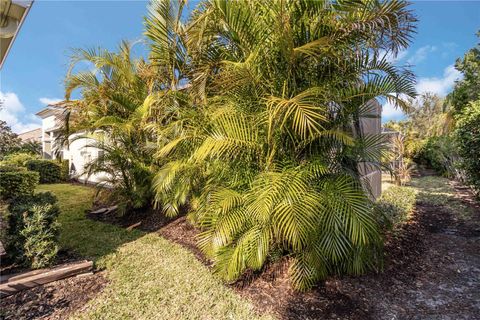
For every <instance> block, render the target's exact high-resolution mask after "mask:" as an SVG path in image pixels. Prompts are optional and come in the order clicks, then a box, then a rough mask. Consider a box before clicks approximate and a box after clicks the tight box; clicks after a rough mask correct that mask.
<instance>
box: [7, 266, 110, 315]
mask: <svg viewBox="0 0 480 320" xmlns="http://www.w3.org/2000/svg"><path fill="white" fill-rule="evenodd" d="M106 284H107V280H106V278H105V276H104V275H103V273H102V272H99V273H95V274H86V275H80V276H76V277H71V278H67V279H63V280H59V281H55V282H51V283H48V284H45V285H43V286H39V287H35V288H33V289H30V290H24V291H21V292H19V293H16V294H14V295H11V296H8V297H5V298H2V299H1V300H0V310H1V311H0V319H5V320H7V319H12V320H13V319H15V320H20V319H22V320H23V319H52V320H53V319H67V318H68V316H69V315H71V314H72V313H73V312H75V311H81V310H82V308H84V307H85V305H86V304H87V302H88V301H90V300H91V299H92V298H94V297H95V296H96V295H97V294H99V293H101V292H102V290H103V288H104V287H105V286H106Z"/></svg>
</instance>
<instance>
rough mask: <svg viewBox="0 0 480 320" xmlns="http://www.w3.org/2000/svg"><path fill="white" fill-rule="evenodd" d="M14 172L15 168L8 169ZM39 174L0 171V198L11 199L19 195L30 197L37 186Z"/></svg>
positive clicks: (20, 171)
mask: <svg viewBox="0 0 480 320" xmlns="http://www.w3.org/2000/svg"><path fill="white" fill-rule="evenodd" d="M10 169H11V170H15V168H10ZM38 181H39V174H38V173H37V172H32V171H22V170H21V169H20V170H17V171H0V196H1V197H2V198H3V199H12V198H15V197H17V196H21V195H31V194H33V192H34V191H35V188H36V186H37V185H38Z"/></svg>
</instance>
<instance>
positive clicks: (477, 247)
mask: <svg viewBox="0 0 480 320" xmlns="http://www.w3.org/2000/svg"><path fill="white" fill-rule="evenodd" d="M457 187H458V190H457V192H459V198H460V199H461V200H463V201H465V202H466V203H469V204H470V205H471V206H472V207H473V208H477V206H478V208H480V206H479V205H478V202H476V201H475V200H474V199H473V196H472V194H471V193H470V192H469V190H468V189H462V188H461V186H456V189H457ZM462 192H463V193H462ZM478 212H479V217H478V218H479V219H476V221H475V219H474V221H462V220H461V219H458V218H457V217H454V216H453V214H452V213H450V212H448V211H447V210H446V209H445V208H443V207H436V206H431V205H428V204H425V203H417V206H416V210H415V212H414V214H413V217H412V219H411V220H410V221H409V222H408V223H405V224H404V225H402V226H401V227H400V228H399V229H397V230H395V231H393V232H391V233H390V234H389V235H387V239H386V243H385V254H386V259H385V266H384V270H383V272H381V273H373V272H372V273H370V274H367V275H363V276H359V277H332V278H329V279H327V280H326V281H324V282H323V283H322V284H319V285H318V286H317V287H316V288H314V289H313V290H311V291H309V292H305V293H302V292H297V291H294V290H292V288H291V286H290V283H289V280H288V261H286V260H282V261H280V262H277V263H274V264H270V265H268V266H266V267H265V268H264V270H262V272H259V273H247V274H246V275H245V276H244V277H242V279H240V280H239V281H238V282H236V283H235V284H232V285H231V287H232V288H233V289H234V290H235V291H236V292H238V293H239V294H240V295H242V296H244V297H246V298H248V299H249V300H250V301H251V302H252V303H253V304H254V306H255V308H256V309H257V310H258V311H259V312H260V313H264V312H269V313H271V314H274V315H276V316H278V317H279V318H280V319H346V320H348V319H352V320H353V319H355V320H356V319H385V320H387V319H388V320H390V319H474V318H475V317H477V315H478V314H480V309H478V308H479V306H478V303H476V302H475V301H477V300H478V298H479V296H480V295H479V294H478V292H480V283H479V282H478V281H471V279H478V276H479V274H478V272H479V271H480V270H477V269H475V266H478V265H480V256H479V252H480V240H479V239H478V235H479V234H478V232H477V231H478V224H477V223H478V221H480V210H478ZM159 232H160V234H162V235H163V236H164V237H166V238H167V239H169V240H171V241H174V242H176V243H179V244H180V245H182V246H184V247H186V248H188V249H190V250H191V251H192V252H193V253H194V254H195V255H196V256H197V258H199V260H201V261H202V262H204V263H205V264H206V265H207V266H211V263H210V262H209V261H208V260H207V259H206V258H205V257H204V255H203V254H202V253H201V252H200V251H199V249H198V247H197V246H196V244H195V240H194V239H195V236H196V235H197V234H198V230H196V229H195V228H194V227H192V226H191V225H190V224H189V223H188V221H186V219H185V217H182V218H179V219H177V220H175V221H173V222H171V223H169V224H167V225H166V226H165V227H163V228H161V229H160V230H159ZM469 239H470V240H469ZM460 257H467V258H465V259H466V262H465V261H463V260H462V261H460V262H458V261H457V260H458V259H457V260H456V259H455V258H460ZM457 268H460V269H462V270H466V271H465V274H463V273H462V274H460V275H456V274H454V275H453V276H452V275H451V270H456V269H457ZM438 288H441V289H438ZM475 291H477V295H476V297H475V295H474V294H473V293H474V292H475ZM429 297H430V298H429Z"/></svg>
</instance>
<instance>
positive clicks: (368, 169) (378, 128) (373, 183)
mask: <svg viewBox="0 0 480 320" xmlns="http://www.w3.org/2000/svg"><path fill="white" fill-rule="evenodd" d="M367 104H368V105H369V110H368V112H366V113H365V115H364V116H363V117H361V118H360V129H361V131H362V134H364V135H376V134H381V132H382V118H381V115H382V106H381V105H380V103H378V101H377V100H376V99H372V100H370V101H369V102H367ZM358 169H359V172H360V174H361V175H362V179H363V183H364V187H365V189H367V190H368V191H369V192H370V194H371V196H372V198H374V199H376V198H378V197H379V196H380V194H381V193H382V171H381V169H380V168H379V167H376V166H374V165H373V164H370V163H362V164H360V165H359V167H358Z"/></svg>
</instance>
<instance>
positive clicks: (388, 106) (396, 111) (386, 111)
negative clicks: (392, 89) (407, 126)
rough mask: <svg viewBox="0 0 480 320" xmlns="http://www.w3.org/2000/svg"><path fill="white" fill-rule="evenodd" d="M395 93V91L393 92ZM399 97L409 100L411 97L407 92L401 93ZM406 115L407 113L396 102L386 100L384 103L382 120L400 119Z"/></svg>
mask: <svg viewBox="0 0 480 320" xmlns="http://www.w3.org/2000/svg"><path fill="white" fill-rule="evenodd" d="M392 94H394V93H392ZM399 98H400V99H402V100H404V101H407V100H408V99H409V98H408V96H407V95H405V94H400V95H399ZM404 117H405V113H404V112H403V111H402V109H401V108H400V107H399V106H396V105H395V104H394V103H392V102H390V101H385V103H383V105H382V122H385V121H388V120H400V119H402V118H404Z"/></svg>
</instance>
